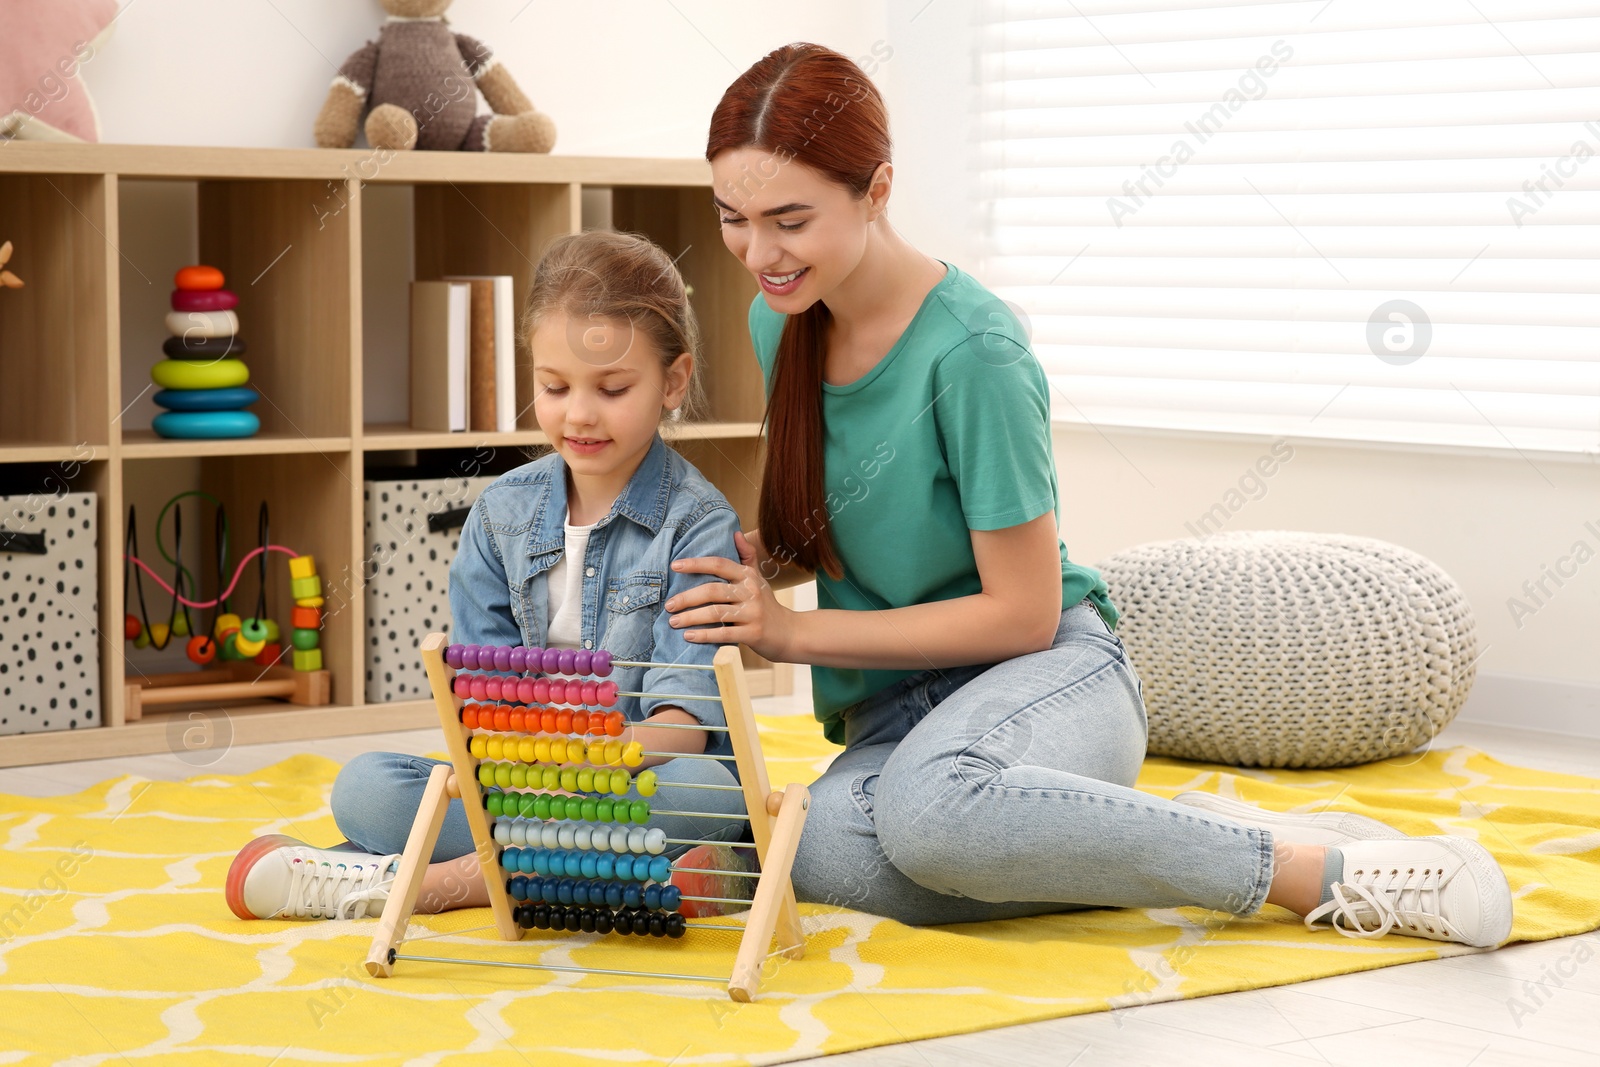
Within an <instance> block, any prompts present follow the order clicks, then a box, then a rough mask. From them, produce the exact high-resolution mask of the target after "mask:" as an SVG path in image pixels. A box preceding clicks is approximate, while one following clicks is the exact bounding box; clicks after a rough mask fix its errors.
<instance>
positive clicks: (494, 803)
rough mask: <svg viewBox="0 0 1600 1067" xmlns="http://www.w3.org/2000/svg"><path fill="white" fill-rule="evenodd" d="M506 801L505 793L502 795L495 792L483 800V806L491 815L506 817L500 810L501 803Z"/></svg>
mask: <svg viewBox="0 0 1600 1067" xmlns="http://www.w3.org/2000/svg"><path fill="white" fill-rule="evenodd" d="M504 799H505V794H504V793H501V792H499V791H496V792H493V793H489V794H486V795H485V796H484V798H483V806H484V807H485V808H487V809H489V814H490V815H494V816H500V815H504V814H505V812H503V811H501V810H500V806H501V802H502V801H503V800H504Z"/></svg>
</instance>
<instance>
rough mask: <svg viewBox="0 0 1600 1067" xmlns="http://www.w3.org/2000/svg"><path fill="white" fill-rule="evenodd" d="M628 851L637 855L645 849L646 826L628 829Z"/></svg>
mask: <svg viewBox="0 0 1600 1067" xmlns="http://www.w3.org/2000/svg"><path fill="white" fill-rule="evenodd" d="M628 851H629V852H632V853H634V854H636V855H637V854H638V853H640V852H643V851H644V827H642V826H635V827H634V828H633V829H631V830H629V831H628Z"/></svg>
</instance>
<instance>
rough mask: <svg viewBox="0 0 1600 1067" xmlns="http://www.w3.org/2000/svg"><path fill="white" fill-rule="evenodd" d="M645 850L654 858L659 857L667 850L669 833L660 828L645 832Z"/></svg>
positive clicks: (656, 827)
mask: <svg viewBox="0 0 1600 1067" xmlns="http://www.w3.org/2000/svg"><path fill="white" fill-rule="evenodd" d="M644 850H645V851H646V852H648V853H650V855H652V856H659V855H661V854H662V853H663V852H665V851H666V850H667V832H666V831H665V830H663V829H661V827H659V826H652V827H651V828H650V829H648V830H646V831H645V832H644Z"/></svg>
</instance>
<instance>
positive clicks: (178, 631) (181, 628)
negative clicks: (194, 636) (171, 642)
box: [172, 612, 189, 637]
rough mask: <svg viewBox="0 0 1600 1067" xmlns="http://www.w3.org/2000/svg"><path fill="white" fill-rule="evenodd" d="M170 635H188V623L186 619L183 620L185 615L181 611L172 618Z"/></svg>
mask: <svg viewBox="0 0 1600 1067" xmlns="http://www.w3.org/2000/svg"><path fill="white" fill-rule="evenodd" d="M172 636H173V637H188V636H189V624H188V622H187V621H185V617H184V615H183V613H182V612H180V613H178V615H177V616H176V617H175V618H174V619H173V620H172Z"/></svg>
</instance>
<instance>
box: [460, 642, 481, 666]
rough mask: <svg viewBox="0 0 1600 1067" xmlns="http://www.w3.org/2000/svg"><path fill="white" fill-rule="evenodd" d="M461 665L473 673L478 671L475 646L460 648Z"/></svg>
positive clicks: (476, 647)
mask: <svg viewBox="0 0 1600 1067" xmlns="http://www.w3.org/2000/svg"><path fill="white" fill-rule="evenodd" d="M461 665H462V666H463V667H465V668H466V669H467V670H469V671H475V670H477V669H478V646H477V645H462V646H461Z"/></svg>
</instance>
